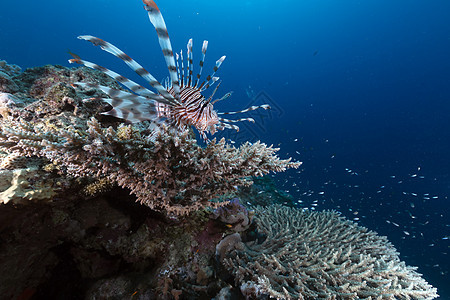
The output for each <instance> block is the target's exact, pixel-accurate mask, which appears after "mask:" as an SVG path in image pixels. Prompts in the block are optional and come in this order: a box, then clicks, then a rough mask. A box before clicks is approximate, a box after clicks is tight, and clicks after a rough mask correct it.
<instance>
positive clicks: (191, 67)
mask: <svg viewBox="0 0 450 300" xmlns="http://www.w3.org/2000/svg"><path fill="white" fill-rule="evenodd" d="M192 45H193V40H192V39H189V41H188V44H187V55H188V57H187V59H188V66H187V72H188V74H187V76H189V79H188V84H187V85H188V86H191V84H192V72H193V70H194V65H193V55H192Z"/></svg>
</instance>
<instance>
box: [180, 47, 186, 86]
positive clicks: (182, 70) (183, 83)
mask: <svg viewBox="0 0 450 300" xmlns="http://www.w3.org/2000/svg"><path fill="white" fill-rule="evenodd" d="M180 60H181V69H180V78H181V87H183V86H184V85H185V80H184V59H183V50H181V51H180Z"/></svg>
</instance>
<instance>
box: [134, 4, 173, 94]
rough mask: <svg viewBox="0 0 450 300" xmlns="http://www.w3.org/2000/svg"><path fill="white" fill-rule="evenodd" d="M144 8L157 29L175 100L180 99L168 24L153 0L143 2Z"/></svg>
mask: <svg viewBox="0 0 450 300" xmlns="http://www.w3.org/2000/svg"><path fill="white" fill-rule="evenodd" d="M143 2H144V4H145V5H144V8H145V10H146V11H147V12H148V17H149V19H150V22H151V23H152V24H153V26H154V27H155V29H156V34H157V35H158V40H159V45H160V46H161V49H162V52H163V54H164V58H165V60H166V64H167V68H168V69H169V75H170V79H171V80H172V86H173V90H174V92H175V98H176V99H177V100H179V99H180V83H179V81H178V76H177V68H176V66H175V59H174V58H173V51H172V45H171V44H170V39H169V33H168V32H167V27H166V23H165V22H164V18H163V16H162V14H161V11H160V10H159V8H158V6H157V5H156V3H155V2H154V1H153V0H143Z"/></svg>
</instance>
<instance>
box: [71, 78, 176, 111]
mask: <svg viewBox="0 0 450 300" xmlns="http://www.w3.org/2000/svg"><path fill="white" fill-rule="evenodd" d="M73 85H75V86H80V87H82V88H86V87H89V88H93V89H99V90H101V91H102V92H103V93H105V94H106V95H108V96H109V97H110V98H121V99H126V100H133V101H134V100H139V101H144V99H146V101H151V100H149V97H144V96H138V95H135V94H132V93H129V92H127V91H121V90H118V89H113V88H110V87H108V86H104V85H99V84H95V83H86V82H75V83H74V84H73ZM154 96H156V97H157V99H154V100H156V101H158V102H161V103H164V104H167V105H171V104H170V103H169V102H168V101H167V100H166V99H164V98H162V97H159V96H158V95H154ZM113 106H114V105H113Z"/></svg>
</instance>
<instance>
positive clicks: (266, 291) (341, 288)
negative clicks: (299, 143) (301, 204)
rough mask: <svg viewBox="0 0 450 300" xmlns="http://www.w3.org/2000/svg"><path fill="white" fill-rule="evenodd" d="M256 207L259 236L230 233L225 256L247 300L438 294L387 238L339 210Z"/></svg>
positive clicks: (413, 296) (223, 260)
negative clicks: (243, 237) (250, 238)
mask: <svg viewBox="0 0 450 300" xmlns="http://www.w3.org/2000/svg"><path fill="white" fill-rule="evenodd" d="M255 210H256V215H255V222H256V223H257V230H258V237H256V238H255V239H254V240H253V241H247V242H242V241H241V240H240V238H238V237H236V236H233V238H232V239H231V240H230V241H228V242H227V246H226V247H227V248H226V249H230V251H228V253H227V254H222V263H223V264H224V265H225V266H226V268H227V269H228V270H229V272H231V273H232V274H233V276H234V277H235V279H236V282H237V284H238V285H240V288H241V291H242V293H243V294H244V295H246V296H247V297H248V298H252V299H253V298H258V297H263V296H267V295H268V296H270V297H273V298H276V299H433V298H435V297H437V291H436V289H435V288H433V287H432V286H431V285H429V284H428V283H427V282H426V281H425V280H424V279H423V278H422V277H421V275H420V274H419V273H417V272H416V271H415V270H416V268H414V267H409V266H406V265H405V263H404V262H402V261H400V259H399V257H398V253H397V252H396V250H395V248H394V247H393V246H392V245H391V244H390V243H389V242H388V241H387V239H386V238H385V237H382V236H378V235H377V234H376V233H375V232H373V231H368V230H367V229H366V228H364V227H361V226H358V225H357V224H356V223H354V222H352V221H348V220H346V219H344V218H343V217H341V216H340V215H339V214H338V213H337V212H334V211H324V212H308V211H303V210H299V209H295V208H289V207H283V206H281V205H273V206H271V207H261V206H258V207H256V208H255ZM235 235H236V234H235ZM219 245H221V244H220V243H219ZM219 245H218V248H219ZM218 251H219V252H222V253H223V252H224V251H223V250H222V249H218Z"/></svg>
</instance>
